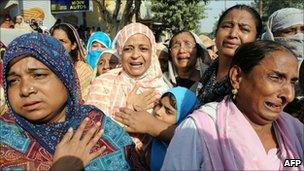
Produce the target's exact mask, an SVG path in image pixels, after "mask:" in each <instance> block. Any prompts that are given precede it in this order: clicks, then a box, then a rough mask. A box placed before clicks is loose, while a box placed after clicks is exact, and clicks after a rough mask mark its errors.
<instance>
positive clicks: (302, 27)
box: [274, 24, 304, 37]
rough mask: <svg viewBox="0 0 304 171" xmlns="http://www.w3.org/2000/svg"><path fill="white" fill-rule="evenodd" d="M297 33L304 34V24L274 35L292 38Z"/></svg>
mask: <svg viewBox="0 0 304 171" xmlns="http://www.w3.org/2000/svg"><path fill="white" fill-rule="evenodd" d="M297 33H303V34H304V24H296V25H293V26H291V27H288V28H285V29H282V30H280V31H278V32H276V33H274V35H275V36H276V37H290V36H293V35H295V34H297Z"/></svg>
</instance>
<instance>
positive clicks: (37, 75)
mask: <svg viewBox="0 0 304 171" xmlns="http://www.w3.org/2000/svg"><path fill="white" fill-rule="evenodd" d="M46 76H47V74H34V75H33V78H35V79H43V78H45V77H46Z"/></svg>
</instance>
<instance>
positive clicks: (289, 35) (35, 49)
mask: <svg viewBox="0 0 304 171" xmlns="http://www.w3.org/2000/svg"><path fill="white" fill-rule="evenodd" d="M303 21H304V18H303V10H300V9H295V8H286V9H281V10H278V11H276V12H274V13H273V14H272V15H271V16H270V17H269V21H268V23H267V29H266V32H265V33H263V31H262V20H261V18H260V15H259V14H258V13H257V11H256V10H254V9H253V8H251V7H249V6H246V5H236V6H233V7H231V8H229V9H227V10H226V11H224V12H223V14H222V15H221V17H220V18H219V21H218V24H217V27H216V35H215V41H214V42H213V41H212V40H211V39H209V38H208V37H207V38H206V36H198V35H196V34H195V33H193V32H192V31H190V30H181V31H179V32H177V33H175V34H174V35H173V36H172V38H171V39H170V41H168V42H167V43H162V42H159V43H156V42H155V37H154V35H153V32H152V31H151V30H150V29H149V28H148V27H147V26H145V25H143V24H141V23H131V24H128V25H126V26H125V27H123V28H122V29H121V30H120V31H119V32H118V34H117V35H116V37H115V38H114V39H113V40H112V39H111V38H110V37H109V36H108V35H107V34H106V33H104V32H95V33H93V34H92V35H91V37H90V38H89V40H88V43H87V46H86V47H84V46H83V44H82V41H81V40H80V38H79V35H78V33H77V31H76V29H75V28H74V27H73V26H72V25H70V24H68V23H60V24H56V25H54V26H53V27H52V28H51V29H50V34H51V35H45V34H41V33H28V34H24V35H22V36H20V37H18V38H16V39H14V40H13V41H12V42H11V43H10V44H9V45H8V46H7V47H5V53H4V54H3V59H2V60H3V61H1V65H0V66H1V68H0V69H1V73H2V74H1V90H2V96H3V97H2V96H1V108H0V110H1V116H0V122H1V123H0V137H1V138H0V158H1V159H0V168H1V170H11V169H12V170H82V169H85V170H286V169H289V168H287V167H286V161H288V160H290V159H294V160H300V161H302V164H300V165H298V166H295V167H293V168H292V169H293V170H303V169H304V166H303V160H304V154H303V151H304V131H303V130H304V125H303V122H304V97H303V94H304V93H303V92H304V64H303V62H302V61H303V59H304V54H303V53H304V52H303V45H304V42H303V41H304V23H303ZM1 46H2V47H3V46H4V45H1ZM2 47H1V48H2ZM216 49H217V50H216Z"/></svg>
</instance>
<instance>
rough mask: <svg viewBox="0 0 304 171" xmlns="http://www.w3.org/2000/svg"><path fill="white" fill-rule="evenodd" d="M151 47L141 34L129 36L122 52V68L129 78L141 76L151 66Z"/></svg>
mask: <svg viewBox="0 0 304 171" xmlns="http://www.w3.org/2000/svg"><path fill="white" fill-rule="evenodd" d="M151 58H152V45H151V42H150V40H149V39H148V37H146V36H145V35H143V34H135V35H133V36H131V37H130V38H129V39H128V40H127V41H126V43H125V45H124V47H123V50H122V60H121V63H122V67H123V69H124V71H125V72H126V73H127V74H128V75H129V76H131V77H139V76H142V75H143V74H144V73H145V72H146V71H147V69H148V68H149V66H150V65H151Z"/></svg>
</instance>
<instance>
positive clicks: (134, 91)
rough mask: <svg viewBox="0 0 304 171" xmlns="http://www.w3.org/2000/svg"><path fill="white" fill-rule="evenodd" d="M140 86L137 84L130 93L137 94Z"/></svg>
mask: <svg viewBox="0 0 304 171" xmlns="http://www.w3.org/2000/svg"><path fill="white" fill-rule="evenodd" d="M139 87H140V86H139V84H137V83H136V84H135V86H134V87H133V89H132V91H131V92H130V94H136V92H137V90H138V89H139Z"/></svg>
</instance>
